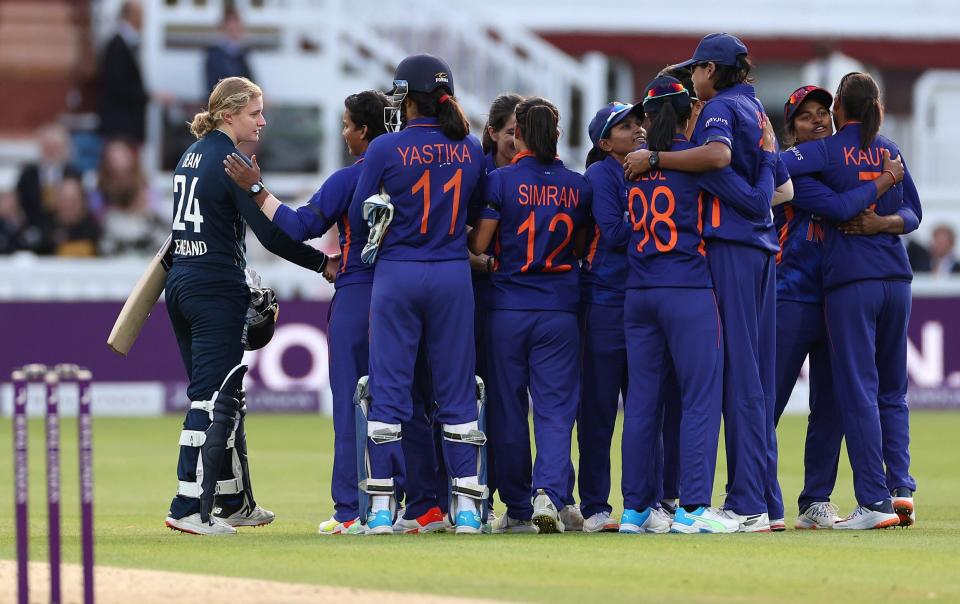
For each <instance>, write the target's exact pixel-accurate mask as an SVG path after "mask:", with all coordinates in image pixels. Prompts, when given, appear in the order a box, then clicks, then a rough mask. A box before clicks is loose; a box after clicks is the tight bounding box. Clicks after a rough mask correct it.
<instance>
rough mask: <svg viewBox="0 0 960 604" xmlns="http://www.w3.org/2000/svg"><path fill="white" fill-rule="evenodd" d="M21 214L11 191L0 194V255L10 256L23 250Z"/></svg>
mask: <svg viewBox="0 0 960 604" xmlns="http://www.w3.org/2000/svg"><path fill="white" fill-rule="evenodd" d="M23 227H24V220H23V213H22V212H21V211H20V208H19V206H18V205H17V196H16V195H14V194H13V192H12V191H3V192H2V193H0V254H12V253H13V252H16V251H19V250H21V249H23V244H22V242H21V240H20V237H21V235H22V234H23V230H24V229H23Z"/></svg>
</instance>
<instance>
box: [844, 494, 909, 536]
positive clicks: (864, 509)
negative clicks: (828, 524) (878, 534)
mask: <svg viewBox="0 0 960 604" xmlns="http://www.w3.org/2000/svg"><path fill="white" fill-rule="evenodd" d="M899 524H900V516H898V515H897V513H896V512H894V511H893V503H892V502H891V501H890V500H889V499H887V500H885V501H878V502H877V503H874V504H872V505H869V506H865V505H858V506H857V507H856V509H854V510H853V511H852V512H851V513H850V515H849V516H847V517H846V518H844V519H843V520H840V521H839V522H837V523H836V524H834V525H833V530H854V531H863V530H869V529H880V528H888V527H891V526H897V525H899Z"/></svg>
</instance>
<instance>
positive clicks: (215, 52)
mask: <svg viewBox="0 0 960 604" xmlns="http://www.w3.org/2000/svg"><path fill="white" fill-rule="evenodd" d="M220 32H221V34H222V36H221V38H220V40H219V41H218V42H217V44H216V45H215V46H211V47H210V48H208V49H207V60H206V75H207V90H206V92H207V94H209V93H210V91H212V90H213V88H214V87H215V86H216V85H217V82H219V81H220V80H222V79H223V78H229V77H231V76H240V77H244V78H247V79H250V80H252V79H254V78H253V73H252V72H251V71H250V64H249V63H248V62H247V52H248V50H249V48H248V47H247V44H246V42H245V41H244V38H245V37H246V30H245V29H244V27H243V20H241V19H240V13H239V12H238V11H237V9H236V8H235V7H233V6H228V7H227V9H226V10H225V11H224V12H223V22H222V23H221V24H220Z"/></svg>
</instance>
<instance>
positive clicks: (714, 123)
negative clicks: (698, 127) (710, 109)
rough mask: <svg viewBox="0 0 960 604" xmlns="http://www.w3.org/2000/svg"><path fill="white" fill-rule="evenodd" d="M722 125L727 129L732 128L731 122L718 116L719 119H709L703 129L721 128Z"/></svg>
mask: <svg viewBox="0 0 960 604" xmlns="http://www.w3.org/2000/svg"><path fill="white" fill-rule="evenodd" d="M720 124H723V125H724V126H727V127H729V126H730V122H728V121H727V120H726V118H722V117H719V116H717V117H711V118H710V119H708V120H707V121H706V123H705V124H704V125H703V127H704V128H709V127H710V126H719V125H720Z"/></svg>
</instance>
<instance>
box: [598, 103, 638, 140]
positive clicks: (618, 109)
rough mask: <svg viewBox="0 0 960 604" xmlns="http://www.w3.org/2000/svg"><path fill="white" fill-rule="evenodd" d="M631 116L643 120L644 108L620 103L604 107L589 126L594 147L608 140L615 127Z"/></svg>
mask: <svg viewBox="0 0 960 604" xmlns="http://www.w3.org/2000/svg"><path fill="white" fill-rule="evenodd" d="M631 115H633V116H636V118H637V119H638V120H642V119H643V106H642V105H639V104H638V105H630V104H628V103H621V102H619V101H614V102H612V103H609V104H607V105H604V106H603V108H602V109H601V110H600V111H598V112H597V114H596V115H594V116H593V119H592V120H590V125H589V126H587V133H589V134H590V140H591V141H592V142H593V144H594V146H596V145H597V143H599V142H600V139H601V138H606V137H607V135H608V134H610V130H612V129H613V127H614V126H616V125H617V124H619V123H620V122H622V121H623V120H625V119H627V117H628V116H631Z"/></svg>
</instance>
